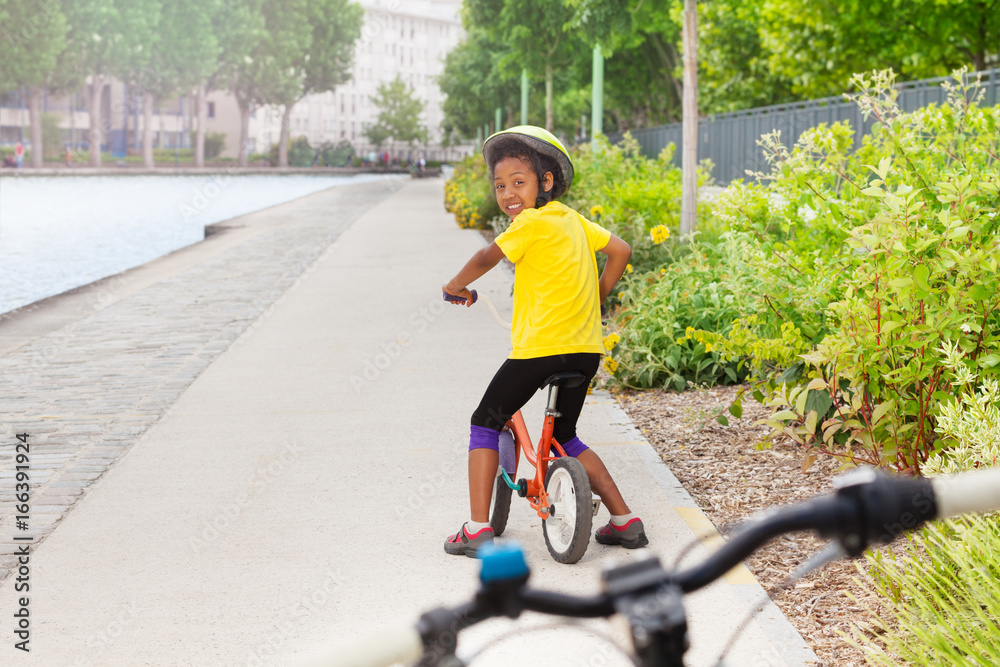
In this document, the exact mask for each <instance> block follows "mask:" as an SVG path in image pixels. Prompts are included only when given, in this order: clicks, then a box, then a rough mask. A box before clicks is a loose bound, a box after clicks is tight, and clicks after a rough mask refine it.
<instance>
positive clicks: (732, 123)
mask: <svg viewBox="0 0 1000 667" xmlns="http://www.w3.org/2000/svg"><path fill="white" fill-rule="evenodd" d="M976 76H979V77H980V79H981V80H980V84H979V85H980V87H981V88H982V89H983V99H982V102H981V104H982V105H983V106H994V105H998V104H1000V69H992V70H986V71H983V72H975V73H972V74H969V75H968V77H969V79H970V81H971V82H973V83H974V82H975V80H976ZM951 80H953V79H952V77H940V78H937V79H923V80H920V81H911V82H908V83H901V84H897V86H896V87H897V89H899V97H898V100H897V101H898V103H899V107H900V108H901V109H902V110H903V111H915V110H916V109H919V108H921V107H925V106H928V105H930V104H941V103H943V102H944V101H945V100H946V99H947V92H946V91H945V90H944V88H942V87H941V84H942V83H943V82H945V81H951ZM837 121H849V122H850V124H851V127H852V128H854V145H855V146H860V145H861V138H862V137H863V136H864V135H865V134H867V133H868V132H870V131H871V127H872V124H873V123H874V120H873V119H871V118H869V119H868V120H867V121H866V120H865V119H864V118H862V115H861V111H860V110H859V109H858V105H857V104H856V103H855V102H852V101H848V100H845V99H844V98H843V97H826V98H823V99H818V100H809V101H806V102H795V103H792V104H776V105H774V106H769V107H758V108H756V109H746V110H744V111H734V112H731V113H723V114H715V115H712V116H708V117H706V118H703V119H701V120H699V121H698V159H699V160H703V159H705V158H709V159H710V160H711V161H712V164H713V165H714V169H713V174H712V176H713V177H714V179H715V182H716V183H718V184H720V185H727V184H729V183H730V182H731V181H734V180H736V179H738V178H748V177H747V171H766V170H767V163H766V162H765V160H764V152H763V150H762V149H761V147H760V146H758V145H757V142H758V140H759V139H760V137H761V136H762V135H764V134H767V133H769V132H773V131H775V130H780V131H781V141H782V143H783V144H785V145H786V146H788V147H791V146H792V145H793V144H794V143H795V141H796V140H797V139H798V138H799V136H800V135H801V134H802V133H803V132H804V131H806V130H808V129H810V128H812V127H816V126H817V125H819V124H820V123H827V124H831V123H835V122H837ZM681 127H682V126H681V123H673V124H671V125H661V126H659V127H649V128H642V129H638V130H632V131H631V133H632V136H633V137H635V138H636V140H637V141H638V142H639V145H640V146H641V147H642V153H643V155H645V156H647V157H650V158H654V157H656V156H657V155H659V154H660V151H662V150H663V149H664V148H665V147H666V146H667V145H668V144H669V143H671V142H672V143H673V144H674V145H675V146H676V151H675V152H674V162H675V163H676V164H677V165H678V166H680V164H681V154H682V153H681V150H682V148H683V141H682V132H681ZM609 138H610V139H611V141H612V142H615V143H617V142H618V141H621V138H622V135H621V134H616V135H610V136H609Z"/></svg>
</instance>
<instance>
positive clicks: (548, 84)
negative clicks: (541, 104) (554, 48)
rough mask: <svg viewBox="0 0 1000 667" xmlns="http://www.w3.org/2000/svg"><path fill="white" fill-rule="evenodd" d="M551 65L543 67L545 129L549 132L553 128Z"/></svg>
mask: <svg viewBox="0 0 1000 667" xmlns="http://www.w3.org/2000/svg"><path fill="white" fill-rule="evenodd" d="M553 76H554V75H553V73H552V65H546V66H545V129H546V130H548V131H549V132H551V131H552V128H553V127H555V120H554V119H553V117H552V77H553Z"/></svg>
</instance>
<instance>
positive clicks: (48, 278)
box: [0, 174, 394, 313]
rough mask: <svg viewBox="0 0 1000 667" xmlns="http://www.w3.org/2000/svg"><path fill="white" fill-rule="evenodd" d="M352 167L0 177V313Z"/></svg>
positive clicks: (142, 258) (192, 238)
mask: <svg viewBox="0 0 1000 667" xmlns="http://www.w3.org/2000/svg"><path fill="white" fill-rule="evenodd" d="M381 178H394V177H392V176H388V177H387V176H383V175H375V174H363V175H358V176H311V175H286V176H270V175H245V176H228V175H216V176H59V177H32V178H4V179H0V313H5V312H8V311H11V310H14V309H15V308H20V307H21V306H25V305H27V304H29V303H33V302H35V301H38V300H39V299H43V298H45V297H49V296H53V295H55V294H60V293H62V292H65V291H67V290H70V289H73V288H74V287H79V286H80V285H86V284H87V283H91V282H93V281H95V280H99V279H100V278H105V277H107V276H111V275H114V274H116V273H119V272H121V271H124V270H126V269H129V268H132V267H135V266H139V265H141V264H144V263H146V262H148V261H150V260H153V259H156V258H157V257H162V256H163V255H165V254H167V253H170V252H173V251H174V250H177V249H179V248H183V247H184V246H187V245H190V244H192V243H197V242H198V241H201V240H202V239H203V238H204V230H205V225H210V224H212V223H215V222H220V221H222V220H228V219H229V218H233V217H235V216H238V215H242V214H244V213H249V212H252V211H257V210H260V209H263V208H267V207H269V206H274V205H276V204H281V203H284V202H287V201H291V200H293V199H296V198H298V197H302V196H304V195H307V194H310V193H313V192H318V191H319V190H324V189H326V188H329V187H332V186H334V185H341V184H344V183H359V182H364V181H370V180H376V179H381Z"/></svg>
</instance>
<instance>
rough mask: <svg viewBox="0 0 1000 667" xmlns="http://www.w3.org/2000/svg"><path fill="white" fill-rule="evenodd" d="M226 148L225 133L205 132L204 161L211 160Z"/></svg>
mask: <svg viewBox="0 0 1000 667" xmlns="http://www.w3.org/2000/svg"><path fill="white" fill-rule="evenodd" d="M225 147H226V133H225V132H206V133H205V159H206V160H213V159H215V158H217V157H219V155H221V154H222V150H223V149H224V148H225Z"/></svg>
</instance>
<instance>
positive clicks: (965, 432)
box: [858, 344, 1000, 665]
mask: <svg viewBox="0 0 1000 667" xmlns="http://www.w3.org/2000/svg"><path fill="white" fill-rule="evenodd" d="M942 352H943V354H944V362H943V363H944V365H945V366H946V367H948V368H949V369H950V370H952V371H954V372H955V374H956V376H957V379H956V382H957V387H958V391H957V392H956V394H957V396H956V399H955V400H954V401H952V402H951V403H949V404H947V405H944V406H942V407H941V409H940V413H939V415H938V428H939V429H940V431H941V434H942V436H943V437H945V438H948V439H950V440H953V441H954V442H955V443H956V444H955V446H954V447H953V448H949V449H948V450H946V451H942V452H937V453H935V454H933V455H931V457H930V458H928V460H927V462H926V464H925V466H924V470H925V471H927V472H933V473H952V472H961V471H964V470H971V469H974V468H978V467H980V466H984V465H985V466H996V465H997V464H998V463H1000V461H998V459H1000V410H998V409H997V404H998V400H1000V383H998V382H997V381H996V380H995V379H986V380H983V379H982V377H981V374H980V373H979V372H977V371H975V370H973V368H972V367H971V366H970V365H969V364H968V363H967V362H966V360H965V359H964V354H963V352H962V351H961V350H960V349H959V346H958V345H957V344H946V345H945V346H944V347H943V349H942ZM997 518H998V517H997V516H995V515H994V516H981V517H975V518H962V519H959V520H955V521H951V522H947V523H940V524H934V525H931V526H928V527H926V528H924V529H923V530H922V531H920V532H919V533H917V534H915V535H914V536H912V537H911V538H910V542H909V544H908V545H907V548H906V550H905V551H904V553H903V554H901V555H900V556H892V555H891V554H889V555H884V554H882V553H879V552H875V553H870V554H869V555H868V556H867V566H868V567H867V577H868V578H869V579H870V580H871V581H872V582H873V583H874V585H875V589H876V591H878V592H879V593H880V594H881V595H882V597H883V598H885V600H886V602H887V603H888V604H889V605H890V607H891V609H892V616H893V619H894V621H895V625H896V627H895V628H894V629H893V630H892V632H888V633H885V635H884V636H882V637H880V638H879V639H877V640H876V639H875V638H872V637H859V638H858V641H859V642H860V643H861V644H863V645H864V650H865V652H866V653H867V654H868V655H869V656H870V661H871V662H873V663H875V664H885V665H893V664H912V665H932V664H933V665H940V664H950V665H958V664H964V665H987V664H991V665H996V664H1000V522H998V521H997Z"/></svg>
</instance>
